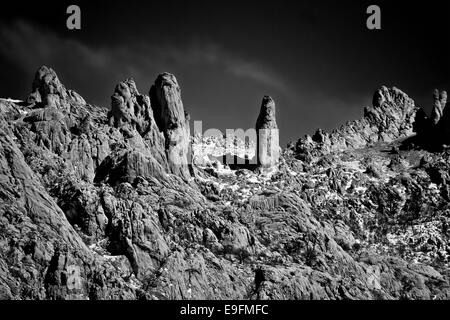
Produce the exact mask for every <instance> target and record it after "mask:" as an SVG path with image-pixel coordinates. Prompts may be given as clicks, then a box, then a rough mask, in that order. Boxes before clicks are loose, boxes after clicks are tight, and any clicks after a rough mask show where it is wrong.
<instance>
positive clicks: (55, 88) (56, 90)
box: [27, 66, 86, 110]
mask: <svg viewBox="0 0 450 320" xmlns="http://www.w3.org/2000/svg"><path fill="white" fill-rule="evenodd" d="M27 102H29V103H38V104H39V103H41V104H42V105H43V106H47V107H55V108H58V109H63V110H67V109H68V108H70V105H71V104H81V105H84V104H86V102H85V101H84V99H83V98H82V97H81V96H80V95H79V94H78V93H76V92H75V91H72V90H66V88H65V87H64V85H63V84H61V82H60V81H59V78H58V76H57V75H56V73H55V71H54V70H53V69H51V68H48V67H46V66H42V67H41V68H39V70H38V71H37V72H36V74H35V77H34V81H33V86H32V92H31V94H30V95H29V97H28V99H27Z"/></svg>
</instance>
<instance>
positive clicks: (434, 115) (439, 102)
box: [431, 89, 447, 125]
mask: <svg viewBox="0 0 450 320" xmlns="http://www.w3.org/2000/svg"><path fill="white" fill-rule="evenodd" d="M433 100H434V103H433V110H432V112H431V121H432V124H433V125H436V124H437V123H438V122H439V120H441V117H442V115H443V114H444V108H445V106H446V104H447V92H446V91H441V92H439V90H438V89H435V90H434V92H433Z"/></svg>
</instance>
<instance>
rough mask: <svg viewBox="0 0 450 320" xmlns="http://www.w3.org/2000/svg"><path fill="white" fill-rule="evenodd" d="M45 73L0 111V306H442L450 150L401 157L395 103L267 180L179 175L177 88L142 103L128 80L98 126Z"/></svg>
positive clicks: (403, 121)
mask: <svg viewBox="0 0 450 320" xmlns="http://www.w3.org/2000/svg"><path fill="white" fill-rule="evenodd" d="M41 70H42V72H39V73H38V74H39V76H38V77H37V79H38V81H37V83H38V84H37V85H36V88H35V89H36V90H35V91H34V94H33V98H32V99H31V98H30V99H29V101H28V103H27V102H22V101H16V100H11V99H0V299H91V300H96V299H339V300H340V299H449V297H450V277H449V273H448V270H449V264H450V254H449V252H450V246H449V241H448V240H449V225H450V218H449V217H448V214H446V212H448V211H449V210H450V209H449V201H450V176H449V174H448V172H449V171H450V152H448V151H436V152H433V153H431V152H427V151H424V150H423V149H420V148H412V149H401V148H399V144H400V143H401V142H400V141H398V140H396V139H400V140H401V139H403V138H404V137H408V135H409V134H410V133H411V132H412V124H411V123H412V121H413V118H414V115H415V111H416V108H415V107H414V104H413V102H412V100H411V99H409V98H408V97H407V96H406V94H404V93H402V92H401V91H399V90H397V89H386V88H382V89H380V91H379V92H377V93H376V96H375V99H374V100H375V101H374V106H373V108H368V109H367V110H366V113H365V117H364V118H363V119H362V120H359V121H354V122H350V123H348V124H347V125H345V126H343V127H342V128H341V129H340V130H338V131H336V132H335V133H332V134H328V133H326V132H324V131H322V130H319V131H318V132H317V133H316V134H315V135H313V136H312V137H308V138H307V139H305V140H303V142H301V143H299V144H298V146H299V147H301V148H300V149H301V150H303V151H305V153H297V152H294V150H284V151H283V152H280V153H279V163H278V165H277V168H278V170H277V171H276V172H275V173H274V174H273V175H271V176H270V177H269V176H268V175H265V174H263V173H262V172H261V170H250V169H247V168H239V169H236V170H235V169H232V168H227V169H226V170H225V169H224V168H220V169H221V174H216V173H217V172H214V171H211V170H209V169H211V168H205V167H201V166H196V165H195V164H192V167H191V168H188V167H187V165H179V162H178V160H179V159H178V158H182V159H183V160H184V158H185V157H186V150H187V149H186V148H187V144H188V142H187V141H188V139H189V133H188V131H189V130H188V129H189V124H188V119H187V118H186V115H185V111H184V109H183V105H182V102H181V97H180V89H179V87H178V84H177V82H176V80H175V78H174V77H173V76H172V75H170V74H163V75H160V76H159V77H158V79H157V81H156V82H155V85H154V86H153V87H152V89H151V93H150V96H151V99H150V100H151V104H150V103H148V101H147V102H145V96H140V95H139V94H138V93H137V90H135V85H133V83H132V82H131V81H125V82H123V83H122V84H120V85H119V86H118V87H117V90H115V93H114V95H113V98H112V100H113V108H115V109H114V112H112V111H111V112H109V111H108V110H107V109H103V108H99V107H95V106H92V105H90V104H88V103H85V102H83V101H84V100H82V98H80V97H78V98H77V97H76V96H75V95H74V94H73V93H72V91H70V90H66V89H64V88H63V85H62V84H61V83H60V82H59V80H57V77H56V74H54V73H53V72H51V71H49V70H50V69H49V68H42V69H41ZM41 75H42V76H41ZM46 95H47V96H48V95H50V98H49V99H47V98H45V100H41V101H42V102H38V100H39V99H38V98H39V97H41V96H44V97H47V96H46ZM140 97H141V98H140ZM274 108H275V104H274V103H273V100H271V99H270V98H268V97H266V98H265V99H264V100H263V104H262V108H261V109H262V110H261V111H262V112H261V114H260V117H259V119H258V121H257V122H258V123H257V128H258V129H261V130H263V129H276V128H277V126H276V122H275V112H274ZM136 110H137V112H136ZM446 114H447V113H446V111H445V110H444V115H443V116H442V117H441V120H440V121H439V123H442V124H443V123H446V122H445V121H446V120H445V119H446ZM110 120H112V121H111V124H112V125H110ZM447 123H448V122H447ZM266 137H267V136H266ZM194 142H195V139H194ZM264 142H268V144H269V145H270V144H271V145H272V146H273V145H275V144H274V143H273V142H274V140H273V139H272V140H264ZM374 142H380V143H381V142H382V143H383V144H384V145H383V148H378V146H376V147H373V146H372V143H374ZM199 143H200V142H199ZM211 143H212V144H214V141H213V140H211ZM243 144H244V143H243ZM232 145H233V146H235V144H234V143H233V144H232ZM276 145H278V143H276ZM357 147H362V148H363V149H360V150H355V149H354V148H357ZM193 149H197V146H194V148H193ZM339 150H341V151H342V152H340V151H339ZM389 150H390V151H389ZM297 151H300V150H297ZM301 155H306V156H305V159H304V160H302V159H300V158H301ZM309 158H314V159H313V161H308V159H309ZM218 168H219V166H218ZM188 169H191V170H192V172H193V173H194V174H193V178H192V179H189V180H188V179H186V176H187V175H188V174H189V170H188ZM218 170H219V169H218ZM174 173H175V174H174Z"/></svg>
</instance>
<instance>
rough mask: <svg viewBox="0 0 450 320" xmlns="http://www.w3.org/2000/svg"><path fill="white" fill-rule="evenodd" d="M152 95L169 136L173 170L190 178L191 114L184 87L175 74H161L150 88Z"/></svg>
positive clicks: (158, 118) (167, 143)
mask: <svg viewBox="0 0 450 320" xmlns="http://www.w3.org/2000/svg"><path fill="white" fill-rule="evenodd" d="M150 98H151V101H152V106H153V110H154V114H155V120H156V123H157V124H158V126H159V128H160V130H161V131H162V132H163V133H164V137H165V139H166V141H165V148H166V154H167V160H168V163H169V167H170V170H171V172H172V173H174V174H177V175H179V176H181V177H183V178H185V179H188V178H189V177H190V174H189V169H188V152H189V143H190V132H189V131H190V129H189V117H187V114H186V113H185V111H184V107H183V102H182V101H181V90H180V87H179V85H178V82H177V79H176V78H175V76H174V75H172V74H170V73H163V74H161V75H159V76H158V78H157V79H156V80H155V84H154V85H153V86H152V87H151V89H150Z"/></svg>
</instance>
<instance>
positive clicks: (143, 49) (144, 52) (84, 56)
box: [0, 21, 290, 99]
mask: <svg viewBox="0 0 450 320" xmlns="http://www.w3.org/2000/svg"><path fill="white" fill-rule="evenodd" d="M0 54H1V55H3V56H4V57H6V58H7V59H8V60H10V61H11V62H12V63H14V64H15V65H16V66H17V67H19V68H22V69H23V71H24V72H25V73H32V72H34V71H35V69H36V68H37V67H38V66H40V65H42V64H48V65H49V66H52V67H54V68H55V69H57V72H58V70H60V69H62V70H64V72H63V73H64V74H65V75H66V76H67V78H70V80H71V81H74V82H76V83H75V84H74V85H75V86H76V85H77V84H80V83H83V81H86V82H90V83H95V82H94V81H96V79H100V78H102V79H104V78H107V79H111V81H118V80H120V79H122V78H123V77H124V76H129V75H132V76H133V77H135V78H136V80H137V81H144V80H148V77H149V75H151V77H154V76H155V75H156V74H157V73H159V72H162V71H169V72H170V71H171V68H172V67H173V68H175V69H176V68H177V67H179V66H182V67H186V66H194V67H195V66H210V67H214V68H218V70H221V71H222V72H223V73H224V74H228V75H231V76H234V77H237V78H240V79H247V80H248V81H253V82H254V83H256V84H260V85H264V86H265V87H269V88H271V89H273V90H276V91H277V92H278V93H279V94H283V95H286V96H288V95H289V94H290V89H289V85H288V83H287V82H286V81H285V80H284V79H283V77H281V76H280V75H279V74H277V73H276V72H274V71H273V70H271V69H270V68H269V67H267V66H265V65H263V64H261V63H260V62H258V61H257V60H254V61H253V60H248V59H244V58H242V57H240V56H238V55H237V54H236V53H232V52H228V51H227V50H226V49H224V48H222V47H220V46H219V45H217V44H214V43H196V42H193V43H191V44H189V45H186V46H178V45H170V46H168V45H164V46H161V45H154V44H146V43H140V44H134V45H131V46H130V45H128V44H127V45H124V44H121V43H120V42H118V43H117V44H116V45H108V46H105V45H103V46H102V45H92V44H86V43H84V42H81V41H78V40H74V39H70V38H65V37H62V36H61V35H58V34H56V33H53V32H51V31H49V30H46V29H44V28H41V27H38V26H36V25H31V24H29V23H27V22H24V21H17V22H16V23H14V24H12V25H9V26H5V25H0ZM100 75H102V76H101V77H100ZM138 85H139V83H138ZM141 85H143V84H141ZM144 85H148V84H147V83H145V84H144ZM109 86H111V84H109ZM104 90H106V89H104ZM107 90H110V89H109V88H108V89H107ZM102 93H103V94H106V92H102ZM87 98H88V99H89V97H87Z"/></svg>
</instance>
